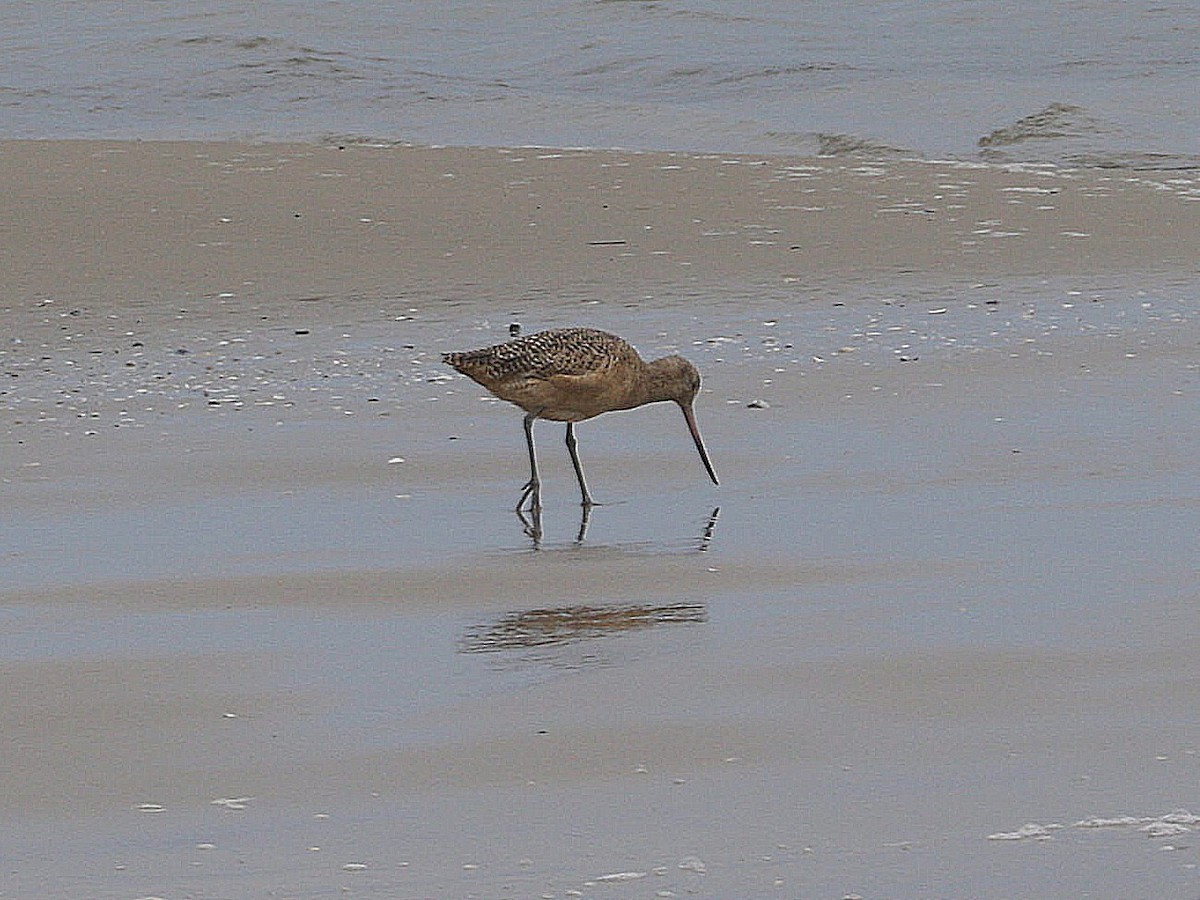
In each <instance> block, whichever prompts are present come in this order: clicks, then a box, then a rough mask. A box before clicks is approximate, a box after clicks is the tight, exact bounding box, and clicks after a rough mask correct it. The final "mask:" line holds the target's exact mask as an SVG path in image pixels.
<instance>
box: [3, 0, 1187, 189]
mask: <svg viewBox="0 0 1200 900" xmlns="http://www.w3.org/2000/svg"><path fill="white" fill-rule="evenodd" d="M1198 40H1200V11H1198V10H1197V8H1196V6H1195V5H1194V4H1190V3H1183V2H1167V3H1152V2H1148V0H1139V2H1131V3H1114V2H1107V0H1089V2H1082V3H1072V4H1045V3H1032V2H1025V3H1020V4H1017V5H1016V6H1014V5H1013V4H1004V5H1002V6H997V5H989V4H979V3H972V2H967V0H941V2H935V3H913V2H905V0H892V2H885V3H879V2H871V3H866V2H853V3H838V4H814V3H804V2H798V0H776V2H769V3H756V4H728V3H714V2H705V0H690V2H689V0H657V2H618V0H599V2H596V0H540V2H537V3H521V4H479V3H475V2H472V3H464V2H449V3H439V4H433V5H430V4H422V3H401V4H378V3H368V2H356V0H343V2H327V3H321V4H312V3H299V2H296V0H269V2H263V3H258V4H255V5H254V7H253V10H252V11H250V10H248V9H247V8H246V7H245V6H244V5H243V4H232V3H225V2H211V0H210V2H202V3H179V2H174V0H172V2H164V3H154V4H148V5H141V6H137V7H129V6H126V5H121V4H114V3H111V2H86V3H75V4H71V6H70V12H69V13H68V12H67V8H66V7H61V6H55V5H47V4H42V3H8V4H4V6H3V8H2V9H0V108H2V109H3V112H4V116H3V126H0V130H2V132H3V133H2V135H0V136H3V137H26V138H63V137H106V138H144V139H150V138H193V139H198V138H228V137H236V138H251V139H264V140H278V139H304V140H310V139H324V138H328V139H337V140H347V139H369V140H385V141H396V140H398V141H412V142H418V143H447V144H458V145H463V144H471V145H493V146H516V145H527V144H540V145H548V146H593V147H594V146H605V147H609V146H619V147H628V148H635V149H670V150H705V151H727V152H780V151H785V152H798V153H802V154H814V153H822V154H830V155H839V154H846V153H852V154H853V153H862V154H865V155H874V156H878V155H885V156H886V155H893V154H896V153H901V154H904V155H920V156H925V157H932V158H945V157H954V158H986V159H995V160H1013V159H1016V160H1036V161H1049V162H1067V163H1076V164H1085V165H1102V166H1103V165H1114V164H1119V163H1125V164H1133V165H1138V166H1145V167H1149V168H1175V167H1180V166H1192V167H1194V166H1196V165H1197V155H1196V153H1197V150H1196V148H1197V146H1200V111H1198V110H1200V108H1198V107H1197V104H1196V103H1195V102H1194V87H1195V85H1196V84H1197V83H1198V82H1200V57H1198V56H1197V54H1196V52H1195V49H1196V46H1197V41H1198Z"/></svg>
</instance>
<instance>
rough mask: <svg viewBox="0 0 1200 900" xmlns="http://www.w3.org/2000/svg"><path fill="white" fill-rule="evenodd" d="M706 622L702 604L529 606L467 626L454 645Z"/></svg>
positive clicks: (528, 641) (508, 646)
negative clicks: (488, 621) (550, 607)
mask: <svg viewBox="0 0 1200 900" xmlns="http://www.w3.org/2000/svg"><path fill="white" fill-rule="evenodd" d="M706 621H708V610H707V608H706V607H705V606H704V604H702V603H672V604H667V605H664V606H651V605H648V604H641V603H627V604H606V605H601V606H582V605H579V606H562V607H556V608H552V609H530V610H524V611H521V612H513V613H507V614H505V615H503V616H501V617H500V618H499V619H497V620H496V621H495V622H492V623H489V624H485V625H477V626H475V627H473V628H470V629H468V630H467V632H466V633H465V634H464V635H463V638H462V640H461V641H460V642H459V649H460V650H461V652H463V653H496V652H499V651H503V650H521V649H528V648H534V647H549V646H554V645H560V644H568V643H571V642H573V641H582V640H588V639H593V638H600V637H607V636H610V635H614V634H623V633H627V632H631V631H640V630H642V629H646V628H653V627H655V626H660V625H671V624H680V623H692V624H695V623H702V622H706Z"/></svg>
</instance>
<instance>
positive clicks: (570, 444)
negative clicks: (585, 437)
mask: <svg viewBox="0 0 1200 900" xmlns="http://www.w3.org/2000/svg"><path fill="white" fill-rule="evenodd" d="M575 444H576V442H575V423H574V422H568V423H567V452H568V453H570V454H571V464H572V465H573V466H575V477H576V478H578V479H579V490H580V493H582V494H583V506H584V508H585V509H586V508H588V507H591V506H595V505H596V504H595V502H594V501H593V500H592V495H591V494H589V493H588V489H587V482H586V481H584V480H583V466H581V465H580V464H579V453H578V452H577V451H576V449H575Z"/></svg>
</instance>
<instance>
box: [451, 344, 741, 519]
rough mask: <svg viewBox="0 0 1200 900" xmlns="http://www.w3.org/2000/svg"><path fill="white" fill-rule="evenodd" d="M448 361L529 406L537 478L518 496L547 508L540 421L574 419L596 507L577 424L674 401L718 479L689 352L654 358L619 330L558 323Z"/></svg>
mask: <svg viewBox="0 0 1200 900" xmlns="http://www.w3.org/2000/svg"><path fill="white" fill-rule="evenodd" d="M442 360H443V361H444V362H445V363H447V364H448V365H450V366H453V367H454V368H455V369H457V370H458V371H459V372H461V373H462V374H464V375H466V376H467V377H469V378H472V379H474V380H475V381H477V382H479V384H481V385H483V386H484V387H485V388H487V389H488V390H489V391H491V392H492V393H493V394H495V395H496V396H497V397H499V398H500V399H501V400H507V401H508V402H509V403H514V404H516V405H517V406H519V407H521V409H523V410H525V413H526V415H525V439H526V442H527V443H528V445H529V470H530V476H529V481H528V482H527V483H526V485H525V487H524V488H523V490H522V493H521V499H520V500H518V501H517V509H518V510H520V509H521V507H522V506H523V505H524V503H525V500H526V498H528V499H529V500H530V509H534V510H536V509H540V508H541V481H540V479H539V478H538V468H537V455H536V453H535V452H534V447H533V423H534V421H536V420H537V419H550V420H552V421H555V422H566V423H567V450H568V451H569V452H570V454H571V463H572V465H574V467H575V476H576V477H577V478H578V479H579V490H580V492H581V493H582V494H583V505H584V506H585V507H589V506H592V505H593V501H592V497H591V494H589V493H588V489H587V482H586V481H585V480H584V477H583V467H582V466H581V465H580V464H579V456H578V453H577V452H576V442H575V423H576V422H582V421H583V420H584V419H590V418H592V417H593V416H598V415H600V414H601V413H606V412H612V411H614V410H618V409H633V408H634V407H636V406H642V405H644V404H646V403H659V402H662V401H665V400H671V401H673V402H675V403H678V404H679V407H680V409H682V410H683V415H684V418H685V419H686V420H687V424H688V430H689V431H690V432H691V434H692V439H693V440H694V441H695V442H696V449H697V450H698V451H699V452H700V459H701V461H702V462H703V463H704V468H705V469H706V470H707V471H708V475H709V477H710V478H711V479H712V481H713V484H717V483H718V482H717V473H716V472H715V471H714V470H713V466H712V463H711V462H710V461H709V458H708V451H707V450H705V449H704V441H703V440H701V438H700V430H699V428H697V426H696V419H695V416H694V415H693V413H692V403H693V402H694V400H695V398H696V394H697V392H698V391H699V390H700V373H699V372H697V371H696V368H695V367H694V366H693V365H692V364H691V363H690V362H688V361H687V360H686V359H684V358H683V357H682V356H666V357H663V358H662V359H656V360H652V361H651V362H646V361H645V360H643V359H642V358H641V357H640V356H638V352H637V351H636V350H634V349H633V347H631V346H630V345H629V344H628V343H626V342H625V341H623V340H621V338H619V337H617V336H616V335H614V334H609V333H608V332H605V331H597V330H595V329H593V328H555V329H552V330H550V331H540V332H538V333H537V334H531V335H529V336H528V337H523V338H517V339H516V340H512V341H507V342H506V343H503V344H496V345H495V346H493V347H485V348H483V349H481V350H467V351H464V352H462V353H445V354H443V355H442Z"/></svg>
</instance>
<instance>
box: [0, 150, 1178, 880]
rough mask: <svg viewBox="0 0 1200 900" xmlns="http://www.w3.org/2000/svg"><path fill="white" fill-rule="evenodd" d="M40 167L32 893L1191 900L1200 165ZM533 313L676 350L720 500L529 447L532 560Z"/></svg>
mask: <svg viewBox="0 0 1200 900" xmlns="http://www.w3.org/2000/svg"><path fill="white" fill-rule="evenodd" d="M0 170H2V171H3V173H4V180H5V184H6V189H5V191H3V192H0V232H2V240H0V272H2V273H3V275H2V276H0V277H2V282H0V283H2V284H3V292H2V294H0V312H2V315H3V321H4V328H3V332H4V333H3V341H2V343H0V441H2V443H3V453H2V454H0V503H2V504H3V506H4V508H5V510H6V511H7V515H6V516H5V521H4V523H3V524H0V566H2V569H0V571H2V572H3V579H0V676H2V686H0V721H3V722H4V723H5V724H4V727H3V729H0V758H3V759H4V761H5V764H4V766H3V767H0V797H2V798H3V800H2V801H0V861H2V865H0V897H5V898H10V897H11V898H26V897H28V898H34V897H37V898H79V897H91V898H114V900H115V898H129V900H133V898H144V897H162V898H169V900H178V898H215V897H261V898H268V897H270V898H317V897H325V896H335V895H336V896H351V897H355V896H359V897H389V898H392V897H398V898H445V897H481V898H491V897H539V898H567V897H587V898H592V897H596V898H614V900H620V898H640V897H672V896H678V897H711V898H728V897H787V898H844V897H850V896H857V897H862V898H962V897H973V898H996V900H1000V898H1029V900H1034V898H1044V897H1050V896H1063V897H1067V896H1069V897H1092V898H1114V900H1115V898H1125V897H1134V896H1147V897H1149V896H1157V897H1181V898H1182V897H1194V896H1196V894H1197V893H1198V892H1200V875H1198V873H1197V868H1196V866H1197V862H1198V860H1197V844H1196V840H1195V833H1196V832H1195V828H1196V826H1197V825H1198V824H1200V801H1198V799H1197V796H1196V784H1197V783H1198V779H1197V776H1198V775H1200V755H1198V754H1200V729H1198V728H1197V725H1196V716H1195V706H1196V698H1197V684H1200V662H1198V660H1197V656H1196V653H1195V648H1194V643H1195V641H1194V635H1195V634H1196V633H1197V629H1198V627H1200V604H1198V603H1197V600H1198V599H1200V592H1198V589H1197V586H1196V585H1197V580H1196V575H1197V562H1196V560H1197V549H1198V548H1197V537H1196V536H1197V534H1200V489H1198V485H1200V463H1198V461H1197V460H1198V456H1197V454H1196V450H1195V448H1196V447H1197V445H1198V443H1200V417H1198V416H1197V414H1196V413H1197V407H1196V399H1197V394H1198V392H1200V355H1198V352H1197V348H1198V347H1200V312H1198V309H1197V303H1196V297H1197V288H1198V285H1200V266H1198V264H1197V260H1198V259H1200V177H1197V175H1196V173H1195V171H1194V170H1180V171H1167V172H1146V171H1131V170H1122V169H1089V170H1070V169H1059V168H1052V167H1044V166H1042V167H1034V166H1026V167H1020V166H1012V167H1002V166H982V165H973V164H965V163H961V162H958V163H955V162H903V161H886V162H878V161H865V160H855V159H853V158H838V159H804V158H784V157H749V156H725V155H706V156H689V155H683V154H666V153H630V152H620V151H584V150H569V151H558V150H546V149H529V148H525V149H464V148H424V147H410V146H400V145H396V146H383V145H368V144H361V143H359V144H355V143H350V144H346V143H343V144H338V143H334V142H331V143H327V144H263V145H253V144H233V143H154V142H97V141H52V142H32V141H28V142H26V141H15V142H14V141H9V142H0ZM513 322H519V323H520V324H521V326H522V327H523V328H524V329H525V331H526V332H531V331H535V330H539V329H541V328H546V327H557V326H565V325H589V326H595V327H600V328H605V329H608V330H611V331H614V332H616V333H619V334H621V335H622V336H624V337H626V338H627V339H629V340H630V341H631V342H632V343H634V344H635V345H636V346H637V347H638V348H639V349H640V350H641V351H642V352H643V354H644V355H646V356H657V355H662V354H665V353H674V352H679V353H682V354H684V355H686V356H688V357H689V358H690V359H691V360H692V361H693V362H694V363H695V364H696V365H697V367H698V368H699V369H700V371H701V372H702V373H703V375H704V377H705V382H704V389H703V392H702V393H701V395H700V397H699V398H698V401H697V415H698V418H699V421H700V426H701V429H702V430H703V432H704V435H705V439H706V441H707V442H708V446H709V450H710V452H711V454H712V456H713V460H714V462H715V464H716V467H717V469H718V471H719V472H720V474H721V485H720V486H719V487H714V486H712V485H711V484H709V483H708V481H707V479H706V477H705V475H704V472H703V470H702V469H701V467H700V463H699V461H698V459H697V458H696V455H695V449H694V447H693V446H692V443H691V440H690V439H689V438H688V435H687V432H686V429H685V427H684V423H683V420H682V418H681V417H680V416H679V414H678V410H677V409H674V408H667V407H666V406H662V405H660V406H652V407H647V408H643V409H639V410H636V411H632V412H628V413H622V414H619V415H612V416H604V417H601V418H599V419H597V420H594V421H589V422H586V423H583V424H582V425H580V427H579V429H578V432H579V439H580V452H581V454H582V455H583V457H584V460H585V464H586V466H587V470H588V474H589V483H590V485H591V487H592V491H593V493H594V494H595V495H596V499H597V500H598V501H599V502H600V505H599V506H597V507H596V508H595V509H594V510H593V511H592V513H591V515H590V517H589V518H588V519H587V520H586V521H581V515H580V507H579V503H578V494H577V489H576V486H575V482H574V477H573V475H572V472H571V468H570V464H569V462H568V460H567V456H566V453H565V451H564V449H563V446H562V429H561V427H560V426H558V425H556V424H553V423H542V424H540V425H539V426H538V438H539V451H540V455H541V459H542V465H543V477H544V479H545V487H544V500H545V502H546V509H545V512H544V515H543V522H542V525H543V534H542V537H541V539H540V540H537V541H535V540H533V539H532V538H531V537H530V536H529V534H528V533H527V531H526V529H525V527H524V525H523V523H522V522H521V521H520V520H519V519H518V518H517V516H516V515H514V513H513V511H512V506H513V504H514V503H515V502H516V499H517V496H518V494H519V489H520V485H521V484H522V483H523V481H524V480H525V478H526V477H527V475H528V472H527V469H526V461H525V449H524V442H523V437H522V433H521V423H520V415H519V413H518V411H517V410H516V409H515V408H513V407H510V406H508V405H506V404H503V403H501V402H498V401H495V400H494V399H492V398H488V397H487V396H485V392H484V391H483V390H482V389H481V388H479V387H478V386H477V385H475V384H473V383H472V382H469V381H467V380H465V379H463V378H461V377H459V376H457V375H455V374H454V373H453V372H452V371H451V370H450V369H448V368H447V367H445V366H443V365H442V364H441V363H440V354H441V352H443V351H446V350H452V349H466V348H469V347H475V346H483V345H486V344H490V343H495V342H498V341H501V340H504V339H505V338H506V337H507V335H508V329H509V325H510V323H513ZM1189 810H1190V811H1189ZM1193 813H1197V814H1198V815H1196V816H1193Z"/></svg>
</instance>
